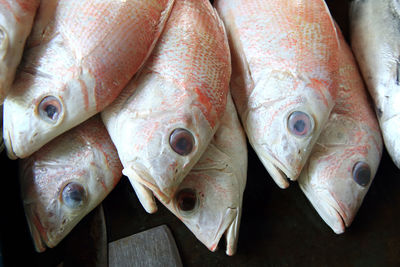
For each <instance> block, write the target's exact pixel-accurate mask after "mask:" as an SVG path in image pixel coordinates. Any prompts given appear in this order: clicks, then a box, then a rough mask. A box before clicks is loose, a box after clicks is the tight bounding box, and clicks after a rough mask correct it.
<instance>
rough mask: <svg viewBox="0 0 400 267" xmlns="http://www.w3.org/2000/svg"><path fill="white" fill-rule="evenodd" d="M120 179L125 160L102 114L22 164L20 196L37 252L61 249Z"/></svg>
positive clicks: (66, 134)
mask: <svg viewBox="0 0 400 267" xmlns="http://www.w3.org/2000/svg"><path fill="white" fill-rule="evenodd" d="M121 176H122V165H121V162H120V161H119V159H118V154H117V151H116V148H115V146H114V144H113V143H112V141H111V139H110V136H109V135H108V133H107V130H106V128H105V127H104V125H103V123H102V121H101V119H100V116H96V117H94V118H91V119H90V120H88V121H86V122H85V123H83V124H81V125H79V126H78V127H76V128H74V129H72V130H70V131H68V132H66V133H64V134H63V135H61V136H59V137H58V138H56V139H54V140H53V141H52V142H50V143H48V144H46V145H45V146H44V147H42V148H41V149H40V150H39V151H37V152H36V153H34V154H33V155H31V156H30V157H28V158H26V159H23V160H21V163H20V184H21V194H22V199H23V205H24V209H25V215H26V218H27V220H28V225H29V228H30V231H31V234H32V238H33V241H34V244H35V247H36V250H37V251H38V252H42V251H44V250H45V249H46V246H48V247H50V248H51V247H54V246H56V245H57V244H58V243H59V242H60V241H61V240H62V239H63V238H64V237H65V236H66V235H67V234H68V233H69V232H70V231H71V230H72V229H73V228H74V226H75V225H76V224H77V223H78V222H79V221H80V220H81V219H82V218H83V217H84V216H85V215H86V214H88V213H89V212H90V211H91V210H92V209H94V208H95V207H96V206H97V205H98V204H99V203H100V202H101V201H102V200H103V199H104V198H105V197H106V196H107V195H108V193H110V192H111V190H112V189H113V188H114V187H115V185H116V184H117V183H118V181H119V179H120V178H121Z"/></svg>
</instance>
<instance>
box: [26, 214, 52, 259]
mask: <svg viewBox="0 0 400 267" xmlns="http://www.w3.org/2000/svg"><path fill="white" fill-rule="evenodd" d="M25 215H26V220H27V222H28V227H29V230H30V232H31V236H32V240H33V245H34V246H35V250H36V251H37V252H44V251H45V250H46V243H47V242H46V240H44V239H43V238H44V237H47V236H46V230H45V228H44V227H43V225H42V223H41V221H40V219H39V216H38V215H37V214H36V213H35V212H34V210H33V208H32V207H30V206H25Z"/></svg>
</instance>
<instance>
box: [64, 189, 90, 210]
mask: <svg viewBox="0 0 400 267" xmlns="http://www.w3.org/2000/svg"><path fill="white" fill-rule="evenodd" d="M62 200H63V202H64V204H65V205H66V206H67V207H68V208H70V209H78V208H80V207H81V206H82V204H83V203H84V201H85V200H86V192H85V188H83V186H82V185H81V184H79V183H75V182H72V183H69V184H67V185H66V186H65V187H64V189H63V191H62Z"/></svg>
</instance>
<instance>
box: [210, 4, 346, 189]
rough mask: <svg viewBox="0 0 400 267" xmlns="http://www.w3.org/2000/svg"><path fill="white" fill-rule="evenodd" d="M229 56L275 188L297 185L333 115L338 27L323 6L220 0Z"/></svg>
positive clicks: (245, 119) (249, 128)
mask: <svg viewBox="0 0 400 267" xmlns="http://www.w3.org/2000/svg"><path fill="white" fill-rule="evenodd" d="M215 6H216V8H217V10H218V12H219V14H220V16H221V18H222V20H223V21H224V23H225V27H226V30H227V34H228V39H229V43H230V47H231V54H232V68H233V70H232V79H231V90H232V96H233V99H234V101H235V104H236V107H237V109H238V112H239V115H240V118H241V121H242V123H243V127H244V129H245V131H246V133H247V136H248V138H249V142H250V144H251V145H252V147H253V148H254V150H255V151H256V153H257V155H258V157H259V158H260V160H261V161H262V163H263V164H264V166H265V168H266V169H267V170H268V172H269V174H270V175H271V176H272V178H273V179H274V180H275V182H276V183H277V184H278V185H279V186H280V187H281V188H286V187H288V186H289V182H288V181H287V179H286V177H288V178H290V179H291V180H296V179H297V177H298V176H299V174H300V171H301V169H302V167H303V165H304V164H305V162H306V160H307V158H308V156H309V154H310V151H311V149H312V147H313V145H314V143H315V141H316V140H317V138H318V136H319V134H320V132H321V130H322V127H323V125H324V124H325V123H326V121H327V119H328V116H329V113H330V112H331V110H332V108H333V106H334V102H335V97H336V85H337V70H338V65H337V58H336V57H337V51H338V48H339V44H338V39H337V35H336V30H335V26H334V23H333V20H332V17H331V15H330V13H329V10H328V7H327V6H326V4H325V2H324V1H323V0H299V1H292V0H283V1H282V0H217V1H215Z"/></svg>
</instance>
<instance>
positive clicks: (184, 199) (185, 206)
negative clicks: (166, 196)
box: [175, 188, 197, 213]
mask: <svg viewBox="0 0 400 267" xmlns="http://www.w3.org/2000/svg"><path fill="white" fill-rule="evenodd" d="M175 199H176V205H177V207H178V209H179V210H180V211H182V212H184V213H185V212H191V211H193V210H194V209H195V208H196V207H197V194H196V191H195V190H193V189H190V188H185V189H182V190H181V191H179V192H178V193H177V194H176V197H175Z"/></svg>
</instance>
